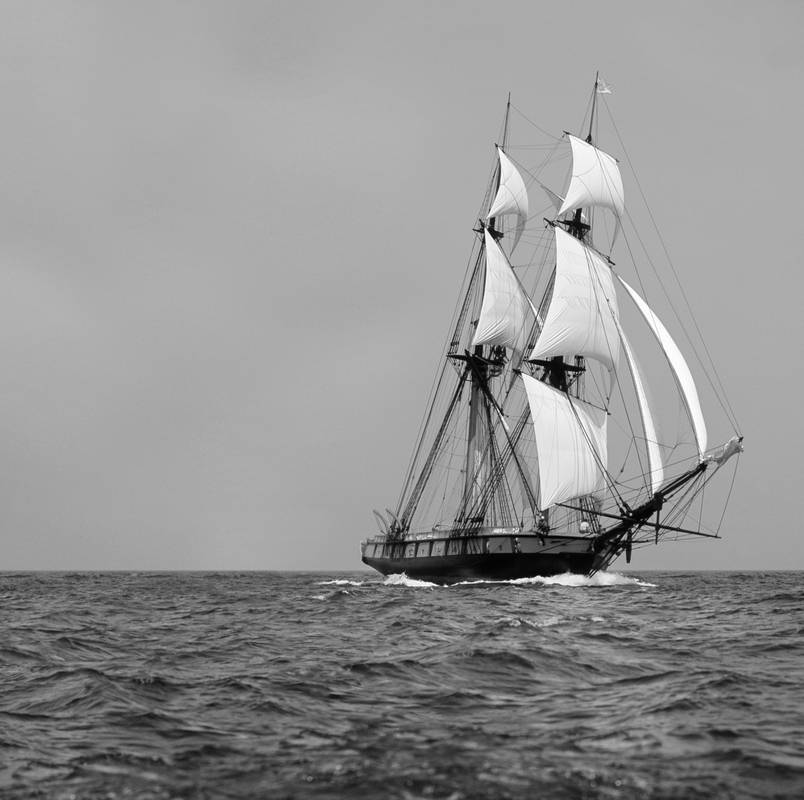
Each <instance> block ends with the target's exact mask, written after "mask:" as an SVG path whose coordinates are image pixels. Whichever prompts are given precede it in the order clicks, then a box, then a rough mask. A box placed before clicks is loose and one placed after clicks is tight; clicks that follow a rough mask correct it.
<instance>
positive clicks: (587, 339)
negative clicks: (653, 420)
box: [530, 227, 620, 369]
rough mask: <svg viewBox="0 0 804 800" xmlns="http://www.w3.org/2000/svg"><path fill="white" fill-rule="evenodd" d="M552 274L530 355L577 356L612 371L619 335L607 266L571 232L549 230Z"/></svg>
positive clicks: (615, 365) (609, 273)
mask: <svg viewBox="0 0 804 800" xmlns="http://www.w3.org/2000/svg"><path fill="white" fill-rule="evenodd" d="M555 236H556V275H555V281H554V284H553V296H552V298H551V300H550V307H549V308H548V309H547V317H546V318H545V321H544V326H543V327H542V331H541V333H540V335H539V340H538V341H537V342H536V347H534V348H533V352H532V353H531V355H530V357H531V358H549V357H551V356H570V355H579V356H586V357H589V358H594V359H596V360H598V361H600V362H601V363H603V364H605V365H606V366H607V367H608V368H609V369H616V367H617V362H618V360H619V355H620V337H619V334H618V333H617V327H616V325H615V322H614V318H615V317H617V315H618V310H617V296H616V294H615V293H614V284H613V282H612V279H611V270H610V269H609V267H608V265H607V264H606V263H605V262H604V261H603V259H602V258H601V257H600V256H599V255H598V254H597V253H595V252H594V251H593V250H590V249H589V248H588V247H585V246H584V245H583V244H581V242H580V241H579V240H578V239H576V238H575V237H574V236H570V234H568V233H566V232H565V231H563V230H561V228H558V227H556V228H555Z"/></svg>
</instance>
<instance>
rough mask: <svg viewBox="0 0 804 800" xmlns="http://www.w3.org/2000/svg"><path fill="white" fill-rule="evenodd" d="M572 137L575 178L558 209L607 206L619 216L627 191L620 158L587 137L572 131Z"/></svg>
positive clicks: (562, 211)
mask: <svg viewBox="0 0 804 800" xmlns="http://www.w3.org/2000/svg"><path fill="white" fill-rule="evenodd" d="M569 140H570V145H571V146H572V179H571V180H570V185H569V189H567V196H566V197H565V198H564V202H563V203H562V204H561V208H560V209H559V210H558V213H559V214H566V213H567V212H569V211H574V210H575V209H576V208H582V207H584V206H604V207H605V208H610V209H611V210H612V211H613V212H614V213H615V214H616V215H617V217H618V219H619V218H620V217H622V215H623V212H624V211H625V195H624V193H623V179H622V176H621V175H620V168H619V167H618V166H617V161H616V160H615V159H614V158H612V157H611V156H610V155H609V154H608V153H604V152H603V151H602V150H598V149H597V147H594V146H593V145H591V144H589V143H588V142H585V141H583V139H579V138H577V137H576V136H571V135H570V136H569Z"/></svg>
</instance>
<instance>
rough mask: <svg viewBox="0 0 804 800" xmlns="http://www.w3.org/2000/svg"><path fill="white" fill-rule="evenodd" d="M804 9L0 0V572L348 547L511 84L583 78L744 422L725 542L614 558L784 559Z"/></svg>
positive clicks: (403, 447)
mask: <svg viewBox="0 0 804 800" xmlns="http://www.w3.org/2000/svg"><path fill="white" fill-rule="evenodd" d="M570 13H571V14H572V17H571V18H570V16H568V14H570ZM803 29H804V6H803V5H802V4H800V3H798V2H765V3H761V4H760V3H755V2H736V1H732V2H710V3H699V2H694V3H686V2H676V3H662V4H658V3H651V2H647V3H646V2H644V1H643V2H606V3H597V2H596V3H589V4H585V3H583V2H581V3H575V4H572V5H571V6H568V5H567V4H555V3H551V4H547V3H535V2H533V0H527V1H526V2H513V3H487V2H464V3H458V2H451V3H447V2H443V3H432V2H429V3H420V2H404V3H402V2H399V3H384V2H377V1H376V0H375V1H374V2H366V3H355V2H338V3H328V2H327V3H324V2H319V3H303V2H292V3H291V2H289V3H284V2H277V0H273V2H266V3H245V2H238V3H230V2H221V3H193V4H190V3H173V4H170V3H106V2H96V3H91V2H83V3H75V4H70V3H58V4H55V3H32V2H20V3H10V2H5V3H3V4H2V5H0V115H1V118H2V143H3V146H2V148H0V176H2V180H0V287H1V288H2V291H0V365H2V372H3V375H4V380H3V383H2V388H0V493H2V497H1V498H0V501H1V502H0V519H2V542H3V546H2V554H3V555H2V562H1V563H2V565H3V568H5V569H26V568H27V569H37V568H42V569H46V568H47V569H76V568H78V569H82V568H84V569H103V568H109V569H147V568H158V569H179V568H187V569H240V568H245V569H293V568H315V569H348V568H356V567H358V566H360V562H359V551H358V542H359V540H360V539H361V538H363V537H364V536H365V535H367V534H371V533H373V532H374V530H375V526H374V521H373V519H372V517H371V508H372V507H384V506H386V505H391V504H392V503H393V502H394V501H395V500H396V497H397V495H398V492H399V488H400V484H401V480H402V477H403V473H404V469H405V467H406V465H407V460H408V457H409V454H410V450H411V447H412V445H413V438H414V436H415V432H416V430H417V427H418V423H419V419H420V417H421V414H422V411H423V404H424V401H425V399H426V394H427V391H428V389H429V387H430V381H431V378H432V374H433V370H434V367H435V364H436V360H437V358H438V356H439V348H440V347H441V345H442V342H443V339H444V337H445V333H446V326H447V322H448V318H449V315H450V313H451V311H452V309H453V306H454V303H455V299H456V294H457V291H458V286H459V282H460V279H461V277H462V275H463V270H464V268H465V264H466V258H467V256H468V254H469V250H470V247H471V237H472V234H471V231H470V229H471V227H472V224H473V222H474V214H475V212H476V210H477V208H478V206H479V204H480V201H481V199H482V195H483V191H484V189H485V180H486V176H487V174H488V171H489V168H490V166H491V163H492V161H491V159H492V157H493V151H492V143H493V141H494V138H495V137H496V135H497V132H498V129H499V124H500V119H501V115H502V111H503V108H504V103H505V97H506V93H507V92H508V91H509V90H510V91H511V92H512V95H513V101H514V102H515V103H516V105H517V106H518V107H519V108H521V109H522V110H523V111H525V113H527V114H528V116H529V117H530V118H531V119H533V120H535V121H536V122H538V124H539V125H541V126H542V127H544V128H546V129H548V130H550V131H552V132H554V133H555V134H560V132H561V131H562V130H563V129H568V130H575V129H577V127H578V125H579V124H580V122H581V119H582V117H583V113H584V109H585V104H586V102H587V99H588V96H589V91H590V86H591V82H592V80H593V78H594V72H595V70H596V69H600V71H601V74H602V75H603V76H604V78H605V79H606V80H607V81H608V82H609V83H610V84H612V85H613V87H614V89H615V92H614V94H613V95H612V96H611V97H610V98H608V102H609V107H610V108H611V109H612V112H613V113H614V115H615V119H616V121H617V125H618V128H619V130H620V132H621V133H622V135H623V138H624V140H625V143H626V145H627V147H628V153H629V155H630V157H631V160H632V161H633V163H634V164H635V166H636V169H637V173H638V175H639V178H640V181H641V184H642V186H643V188H644V189H645V192H646V194H647V196H648V198H649V201H650V204H651V209H652V211H653V213H654V215H655V216H656V218H657V220H658V222H659V225H660V228H661V230H662V234H663V236H664V239H665V241H666V242H667V243H668V246H669V248H670V251H671V253H672V256H673V261H674V263H675V265H676V267H677V269H678V271H679V273H680V275H681V278H682V280H683V281H684V285H685V288H686V290H687V293H688V295H689V296H690V297H691V299H692V303H693V307H694V309H695V311H696V316H697V318H698V321H699V323H700V324H701V327H702V329H703V331H704V333H705V335H706V339H707V342H708V345H709V348H710V350H711V352H712V355H713V357H714V358H715V361H716V363H717V365H718V369H719V371H720V375H721V378H722V379H723V381H724V383H725V385H726V387H727V389H728V392H729V399H730V400H731V402H732V404H733V406H734V407H735V410H736V412H737V416H738V419H739V420H740V423H741V426H742V429H743V432H744V434H745V436H746V450H747V452H746V454H745V456H743V458H742V462H741V467H740V471H739V473H738V478H737V484H736V487H735V493H734V495H733V498H732V503H731V506H730V508H729V513H728V516H727V518H726V524H725V525H724V533H725V536H726V538H725V539H724V540H723V541H720V542H716V543H709V542H700V543H699V542H690V543H683V544H681V543H678V544H675V543H670V544H667V545H666V546H665V547H662V548H658V549H649V550H645V551H640V552H639V553H638V554H637V559H636V560H635V563H634V565H633V566H636V567H644V568H663V567H664V568H685V567H703V568H722V569H738V568H747V569H750V568H799V569H801V568H804V555H802V552H804V548H802V546H801V538H800V537H801V535H802V531H801V524H800V521H799V516H800V512H799V506H800V503H799V502H798V495H799V494H800V492H801V491H802V469H801V466H800V464H801V457H800V453H799V447H800V445H801V443H802V440H803V439H804V436H802V433H803V431H802V422H801V419H802V414H801V412H800V404H801V400H800V395H801V391H802V356H801V348H802V345H801V343H802V334H803V333H804V330H802V328H803V327H804V324H803V323H802V317H801V313H800V307H801V292H802V283H803V280H802V275H801V264H800V257H799V255H798V253H799V245H798V239H799V236H798V232H799V228H800V225H801V219H802V192H801V187H800V186H799V183H800V182H801V180H802V176H803V175H804V169H802V167H804V164H802V161H803V159H802V155H801V148H800V147H799V146H797V140H798V137H799V134H800V131H801V129H802V122H804V112H803V111H802V106H801V102H800V98H801V86H802V85H804V75H803V74H802V72H803V71H804V70H803V69H802V68H803V67H804V56H803V55H802V51H801V48H800V43H799V37H800V32H801V30H803ZM629 189H632V187H629V186H628V185H626V192H627V193H628V192H629ZM705 410H708V409H705Z"/></svg>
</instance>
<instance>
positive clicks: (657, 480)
mask: <svg viewBox="0 0 804 800" xmlns="http://www.w3.org/2000/svg"><path fill="white" fill-rule="evenodd" d="M615 323H616V325H617V331H618V332H619V334H620V341H621V342H622V345H623V352H624V353H625V360H626V361H627V362H628V369H629V370H630V371H631V378H633V381H634V388H635V389H636V396H637V401H638V402H639V413H640V416H641V417H642V428H643V430H644V431H645V444H646V445H647V449H648V471H649V472H650V488H651V494H656V492H657V491H659V489H660V488H661V485H662V483H664V467H663V465H662V451H661V450H660V448H659V438H658V436H657V435H656V423H655V422H654V420H653V414H652V412H651V409H650V404H649V403H648V393H647V391H646V389H645V382H644V381H643V379H642V373H641V371H640V369H639V365H638V364H637V360H636V358H635V356H634V351H633V350H632V349H631V344H630V342H629V341H628V338H627V337H626V335H625V331H624V330H623V326H622V325H620V321H619V320H618V319H615Z"/></svg>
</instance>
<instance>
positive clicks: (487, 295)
mask: <svg viewBox="0 0 804 800" xmlns="http://www.w3.org/2000/svg"><path fill="white" fill-rule="evenodd" d="M484 233H485V242H486V283H485V287H484V291H483V304H482V306H481V309H480V318H479V319H478V321H477V328H476V330H475V335H474V338H473V339H472V347H474V346H475V345H478V344H493V345H501V346H502V347H508V348H510V349H512V350H516V351H518V352H520V353H521V352H522V351H523V350H524V348H525V345H526V343H527V337H528V334H529V333H530V329H531V327H532V325H533V322H534V320H535V312H534V311H533V306H532V304H531V302H530V298H528V296H527V295H526V294H525V292H524V291H523V289H522V287H521V286H520V284H519V281H518V280H517V277H516V275H515V274H514V270H513V269H512V268H511V265H510V264H509V263H508V259H507V258H506V257H505V253H503V251H502V250H501V249H500V246H499V245H498V244H497V242H496V241H495V240H494V237H493V236H492V235H491V234H490V233H489V231H488V229H486V231H485V232H484Z"/></svg>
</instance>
